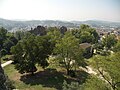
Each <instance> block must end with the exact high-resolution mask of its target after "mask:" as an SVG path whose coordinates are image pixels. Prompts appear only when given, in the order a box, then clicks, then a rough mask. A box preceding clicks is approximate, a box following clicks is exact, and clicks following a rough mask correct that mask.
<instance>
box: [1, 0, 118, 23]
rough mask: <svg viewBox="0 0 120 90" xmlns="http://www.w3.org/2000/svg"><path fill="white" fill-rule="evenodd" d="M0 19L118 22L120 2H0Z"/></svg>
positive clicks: (113, 0)
mask: <svg viewBox="0 0 120 90" xmlns="http://www.w3.org/2000/svg"><path fill="white" fill-rule="evenodd" d="M0 18H4V19H10V20H64V21H85V20H104V21H114V22H120V0H0Z"/></svg>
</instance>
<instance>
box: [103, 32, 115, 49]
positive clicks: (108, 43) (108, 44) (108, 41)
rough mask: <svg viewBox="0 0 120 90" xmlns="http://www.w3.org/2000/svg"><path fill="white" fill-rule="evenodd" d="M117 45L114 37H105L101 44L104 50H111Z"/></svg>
mask: <svg viewBox="0 0 120 90" xmlns="http://www.w3.org/2000/svg"><path fill="white" fill-rule="evenodd" d="M116 43H117V39H116V38H115V35H112V34H110V35H106V36H105V38H103V39H102V44H103V46H104V47H105V48H106V49H111V48H112V47H113V46H114V45H115V44H116Z"/></svg>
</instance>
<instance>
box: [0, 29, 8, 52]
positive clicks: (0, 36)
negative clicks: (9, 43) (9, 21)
mask: <svg viewBox="0 0 120 90" xmlns="http://www.w3.org/2000/svg"><path fill="white" fill-rule="evenodd" d="M6 34H7V30H6V29H5V28H3V27H2V28H0V50H1V49H2V48H3V42H4V40H5V39H6V38H7V36H6Z"/></svg>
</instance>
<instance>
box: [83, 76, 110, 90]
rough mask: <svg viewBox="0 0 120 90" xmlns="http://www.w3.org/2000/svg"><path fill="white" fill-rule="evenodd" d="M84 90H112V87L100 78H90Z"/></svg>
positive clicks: (84, 85)
mask: <svg viewBox="0 0 120 90" xmlns="http://www.w3.org/2000/svg"><path fill="white" fill-rule="evenodd" d="M82 90H110V87H109V86H108V85H107V83H106V82H105V81H103V80H101V79H100V78H98V77H96V76H90V77H89V78H88V79H87V80H86V82H85V83H84V84H83V85H82Z"/></svg>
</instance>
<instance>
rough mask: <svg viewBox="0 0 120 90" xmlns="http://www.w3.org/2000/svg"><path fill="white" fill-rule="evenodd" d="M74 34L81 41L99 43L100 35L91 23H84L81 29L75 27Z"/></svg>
mask: <svg viewBox="0 0 120 90" xmlns="http://www.w3.org/2000/svg"><path fill="white" fill-rule="evenodd" d="M72 34H73V35H74V36H75V37H76V38H78V39H79V43H92V44H94V43H97V42H98V39H99V36H98V33H97V32H96V30H95V29H94V28H91V27H90V26H89V25H85V24H82V25H81V26H80V29H75V30H73V31H72Z"/></svg>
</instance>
